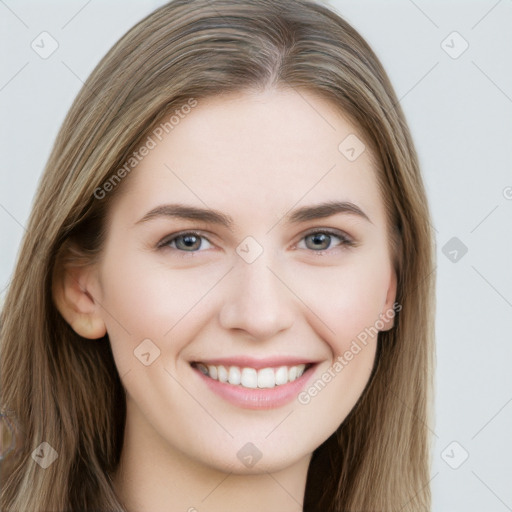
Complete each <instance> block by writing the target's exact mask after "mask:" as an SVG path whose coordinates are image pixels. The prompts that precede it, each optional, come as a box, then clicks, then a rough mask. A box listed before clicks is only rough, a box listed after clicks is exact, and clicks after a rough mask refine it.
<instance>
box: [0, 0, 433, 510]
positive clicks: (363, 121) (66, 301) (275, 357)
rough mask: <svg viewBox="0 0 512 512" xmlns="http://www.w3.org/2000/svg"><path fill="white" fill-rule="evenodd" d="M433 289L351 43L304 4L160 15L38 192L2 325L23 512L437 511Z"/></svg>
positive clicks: (381, 82)
mask: <svg viewBox="0 0 512 512" xmlns="http://www.w3.org/2000/svg"><path fill="white" fill-rule="evenodd" d="M433 268H434V267H433V252H432V235H431V230H430V225H429V212H428V206H427V201H426V198H425V191H424V188H423V184H422V179H421V175H420V171H419V168H418V162H417V158H416V154H415V150H414V147H413V143H412V141H411V137H410V134H409V131H408V128H407V125H406V122H405V119H404V116H403V113H402V111H401V109H400V106H399V104H398V101H397V98H396V96H395V94H394V92H393V89H392V86H391V84H390V82H389V80H388V78H387V76H386V74H385V72H384V70H383V69H382V66H381V65H380V63H379V61H378V59H377V58H376V56H375V55H374V53H373V52H372V50H371V49H370V48H369V46H368V45H367V43H366V42H365V41H364V40H363V39H362V38H361V36H360V35H359V34H358V33H357V32H356V31H355V30H354V29H353V28H352V27H350V26H349V25H348V24H347V23H346V22H345V21H344V20H342V19H341V18H340V17H339V16H337V15H336V14H334V13H332V12H331V11H329V10H328V9H327V8H326V7H323V6H321V5H318V4H315V3H311V2H306V1H302V0H300V1H293V2H290V1H284V0H280V1H272V2H271V1H266V0H259V1H257V2H249V1H248V2H238V1H234V0H218V1H207V0H193V1H174V2H171V3H169V4H167V5H165V6H163V7H161V8H160V9H158V10H156V11H155V12H154V13H153V14H151V15H150V16H148V17H147V18H146V19H144V20H143V21H141V22H140V23H138V24H137V25H136V26H135V27H134V28H133V29H131V30H130V31H129V32H128V33H127V34H126V35H125V36H124V37H123V38H121V40H120V41H119V42H118V43H117V44H116V45H115V46H114V47H113V48H112V50H111V51H110V52H109V53H108V54H107V55H106V56H105V57H104V59H103V60H102V61H101V62H100V64H99V65H98V66H97V68H96V69H95V70H94V72H93V73H92V75H91V76H90V77H89V79H88V80H87V82H86V84H85V85H84V87H83V89H82V91H81V92H80V94H79V95H78V97H77V99H76V101H75V103H74V104H73V106H72V108H71V109H70V112H69V114H68V116H67V118H66V120H65V122H64V124H63V126H62V129H61V131H60V134H59V136H58V138H57V141H56V144H55V147H54V149H53V152H52V154H51V156H50V159H49V162H48V165H47V168H46V170H45V173H44V175H43V178H42V181H41V183H40V186H39V190H38V192H37V196H36V200H35V204H34V208H33V212H32V216H31V220H30V224H29V227H28V230H27V235H26V237H25V240H24V242H23V245H22V248H21V251H20V256H19V261H18V264H17V267H16V270H15V273H14V277H13V280H12V283H11V285H10V289H9V292H8V295H7V298H6V303H5V307H4V310H3V313H2V345H1V350H2V363H1V364H2V372H1V375H2V377H1V378H2V395H1V406H2V412H3V413H4V416H5V419H6V422H7V421H9V425H13V424H16V425H17V426H18V432H17V439H16V440H17V447H16V449H15V450H12V451H11V452H10V453H8V454H7V455H6V457H5V460H4V461H3V463H2V481H3V482H4V483H3V486H2V494H1V505H2V510H6V511H7V510H9V511H26V510H41V511H43V510H45V511H46V510H55V511H57V510H61V511H64V510H66V511H68V510H73V511H84V510H91V511H92V510H102V511H121V510H127V511H132V510H133V511H135V510H145V511H146V510H147V511H153V510H154V511H157V510H199V511H202V510H208V511H215V510H224V511H226V510H234V509H237V510H245V511H250V510H253V509H254V510H269V511H271V510H280V511H282V510H286V511H292V510H293V511H299V510H307V511H317V510H318V511H326V510H333V511H334V510H336V511H342V510H343V511H348V510H350V511H362V510H379V511H380V510H382V511H384V510H385V511H390V510H402V511H419V510H429V507H430V492H429V487H428V481H429V439H428V428H427V421H428V410H429V407H430V392H431V380H432V360H433V346H432V333H433V317H432V314H433V313H432V311H433V309H432V308H433ZM13 418H14V419H13ZM6 424H7V423H6Z"/></svg>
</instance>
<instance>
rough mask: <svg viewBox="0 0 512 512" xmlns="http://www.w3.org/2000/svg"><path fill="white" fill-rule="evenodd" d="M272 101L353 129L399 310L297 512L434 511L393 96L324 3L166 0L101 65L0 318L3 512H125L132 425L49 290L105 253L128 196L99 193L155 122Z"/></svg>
mask: <svg viewBox="0 0 512 512" xmlns="http://www.w3.org/2000/svg"><path fill="white" fill-rule="evenodd" d="M266 87H283V88H293V89H295V90H296V91H297V92H300V91H301V90H304V91H310V92H313V93H315V94H317V95H320V96H322V97H323V98H325V99H327V100H329V101H330V103H331V104H332V106H333V108H336V109H339V111H340V112H342V113H343V115H345V116H347V117H348V118H349V119H350V120H351V121H352V122H353V123H354V124H355V125H356V126H357V127H358V128H359V129H360V130H361V133H362V134H363V135H364V138H365V143H366V144H368V145H369V147H370V148H371V150H372V153H373V155H374V156H375V157H376V160H377V177H378V180H379V184H380V187H381V190H382V197H383V198H384V201H385V205H386V209H387V213H388V218H389V224H390V226H391V228H390V241H391V243H392V244H393V252H394V259H395V268H396V271H397V276H398V291H397V297H396V300H397V302H398V303H399V304H400V305H402V310H401V311H400V312H399V313H398V314H397V316H396V317H395V324H394V327H393V328H392V329H391V330H390V331H387V332H381V333H380V334H379V343H378V351H377V356H376V361H375V366H374V372H373V374H372V377H371V380H370V382H369V383H368V385H367V387H366V389H365V391H364V393H363V395H362V396H361V398H360V400H359V401H358V403H357V404H356V406H355V407H354V409H353V410H352V412H351V413H350V415H349V416H348V417H347V418H346V420H345V421H344V422H343V423H342V425H341V426H340V427H339V428H338V430H337V431H336V432H335V433H334V434H333V435H332V436H331V437H330V438H329V439H328V440H327V441H325V442H324V443H323V444H322V445H321V446H320V447H318V449H317V450H315V452H314V454H313V457H312V459H311V463H310V468H309V473H308V480H307V486H306V493H305V503H304V510H311V511H322V512H325V511H331V510H332V511H340V512H341V511H363V510H364V511H368V510H372V511H377V510H382V511H384V510H386V511H389V510H401V511H403V512H407V511H409V512H411V511H415V512H418V511H420V510H421V511H424V510H429V509H430V490H429V485H428V484H429V468H430V452H429V428H428V422H429V417H430V403H431V392H432V371H433V340H432V336H433V306H434V304H433V286H434V279H433V278H434V263H433V259H434V256H433V241H432V234H431V228H430V224H429V211H428V206H427V201H426V197H425V191H424V187H423V183H422V179H421V176H420V171H419V166H418V161H417V156H416V153H415V149H414V146H413V143H412V140H411V136H410V133H409V130H408V128H407V124H406V121H405V118H404V115H403V113H402V110H401V108H400V105H399V103H398V100H397V97H396V95H395V93H394V91H393V88H392V86H391V83H390V81H389V79H388V77H387V75H386V73H385V71H384V70H383V68H382V66H381V64H380V62H379V60H378V59H377V57H376V56H375V54H374V52H373V51H372V50H371V48H370V47H369V46H368V44H367V43H366V42H365V41H364V40H363V38H362V37H361V36H360V35H359V34H358V33H357V32H356V30H354V28H352V27H351V26H350V25H349V24H348V23H347V22H346V21H344V20H343V19H342V18H340V17H339V16H338V15H337V14H335V13H333V12H332V11H331V10H329V9H328V8H326V7H324V6H322V5H321V4H316V3H313V2H309V1H305V0H255V1H242V2H241V1H238V0H176V1H173V2H171V3H169V4H167V5H164V6H163V7H161V8H159V9H157V10H156V11H155V12H153V13H152V14H151V15H149V16H148V17H146V18H145V19H144V20H142V21H141V22H139V23H138V24H137V25H136V26H135V27H133V28H132V29H131V30H130V31H129V32H128V33H127V34H126V35H125V36H123V37H122V38H121V39H120V40H119V41H118V43H116V45H115V46H114V47H113V48H112V49H111V50H110V51H109V52H108V54H107V55H106V56H105V57H104V58H103V59H102V60H101V62H100V63H99V64H98V66H97V67H96V69H95V70H94V71H93V73H92V74H91V76H90V77H89V78H88V80H87V81H86V83H85V85H84V87H83V88H82V90H81V91H80V93H79V95H78V97H77V98H76V100H75V102H74V104H73V106H72V107H71V109H70V111H69V113H68V115H67V117H66V119H65V121H64V124H63V126H62V128H61V130H60V132H59V135H58V137H57V140H56V142H55V145H54V148H53V151H52V153H51V156H50V158H49V161H48V164H47V166H46V169H45V171H44V174H43V176H42V179H41V182H40V185H39V188H38V191H37V195H36V198H35V202H34V207H33V211H32V215H31V217H30V222H29V225H28V229H27V234H26V236H25V238H24V240H23V243H22V246H21V250H20V253H19V259H18V262H17V265H16V268H15V272H14V275H13V278H12V281H11V284H10V287H9V291H8V294H7V297H6V301H5V305H4V308H3V312H2V316H1V346H0V348H1V401H0V405H1V412H2V414H4V415H5V416H4V419H6V418H15V419H11V420H9V421H11V423H10V425H16V429H15V430H16V440H17V445H16V448H15V449H14V450H11V451H10V452H9V453H8V454H7V455H6V456H5V458H4V460H3V462H2V465H1V477H2V490H1V496H0V506H1V509H2V510H5V511H6V512H7V511H10V512H26V511H36V510H40V511H47V510H52V511H55V512H57V511H62V512H64V511H77V512H78V511H80V512H81V511H85V510H91V511H92V510H95V511H98V510H101V511H122V510H123V507H122V505H121V503H120V501H119V499H118V497H117V496H116V494H115V492H114V489H113V485H112V482H111V480H110V479H109V476H108V475H109V474H110V473H111V472H113V471H114V470H115V468H116V466H117V464H118V461H119V456H120V450H121V446H122V437H123V428H124V421H125V415H126V410H125V395H124V390H123V386H122V383H121V380H120V378H119V375H118V373H117V371H116V367H115V364H114V360H113V357H112V353H111V350H110V344H109V341H108V336H106V337H105V338H104V339H103V340H95V341H91V340H87V339H84V338H81V337H80V336H79V335H78V334H76V333H75V332H74V331H73V330H72V329H71V328H70V326H69V325H68V324H67V323H66V322H65V321H64V320H63V318H62V317H61V316H60V314H59V313H58V311H57V309H56V307H55V305H54V302H53V300H52V276H53V275H54V272H55V270H56V268H57V266H58V265H59V264H60V262H62V261H63V258H66V257H74V258H75V259H80V258H82V259H83V262H85V263H86V262H87V261H89V260H90V259H91V258H94V257H95V256H96V255H98V254H99V253H100V251H101V248H102V243H103V241H104V233H105V231H104V223H103V221H104V218H105V214H106V212H107V209H108V208H109V206H110V205H111V203H112V199H113V198H114V197H115V196H116V194H117V191H118V190H119V189H120V188H121V187H122V183H119V184H118V185H117V183H116V185H117V186H116V187H115V190H113V191H112V192H109V193H107V194H102V197H101V198H98V189H99V188H101V187H102V186H103V185H104V184H105V183H106V182H107V181H108V180H111V179H112V177H113V176H114V175H115V174H116V172H117V173H118V171H119V169H120V168H121V166H122V165H123V163H124V162H125V161H126V159H127V158H128V157H129V155H130V154H132V152H133V151H134V150H136V149H137V147H139V146H140V144H141V143H142V141H143V140H144V138H145V137H147V134H148V133H150V132H151V130H152V129H154V127H155V126H157V123H158V122H159V121H160V120H161V119H162V118H163V117H164V116H166V115H167V116H168V115H169V114H170V113H172V112H173V111H175V109H179V108H180V107H181V106H182V105H184V104H186V103H187V102H188V101H190V99H191V98H193V99H194V100H195V101H198V102H199V103H200V101H201V98H207V97H212V96H215V95H220V94H228V93H232V92H243V91H248V90H252V91H254V90H261V89H263V88H266ZM340 142H341V141H340ZM133 172H136V171H133ZM125 179H129V178H125ZM102 190H104V189H102ZM103 196H104V197H103ZM71 247H75V252H74V253H71V252H70V251H71V249H70V248H71ZM76 248H78V249H76ZM77 251H78V252H77ZM42 442H47V443H48V444H49V445H50V446H51V447H52V448H53V449H54V450H55V452H56V454H57V455H58V459H57V461H58V462H57V463H54V464H51V465H50V466H49V467H48V468H46V469H42V467H40V465H38V464H36V463H35V462H34V460H33V457H32V453H33V451H34V450H36V448H38V447H39V446H40V445H41V443H42ZM45 446H46V445H45Z"/></svg>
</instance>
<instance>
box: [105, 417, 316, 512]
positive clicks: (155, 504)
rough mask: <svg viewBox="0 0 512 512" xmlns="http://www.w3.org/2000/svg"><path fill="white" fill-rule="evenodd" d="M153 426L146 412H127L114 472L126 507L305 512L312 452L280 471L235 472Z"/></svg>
mask: <svg viewBox="0 0 512 512" xmlns="http://www.w3.org/2000/svg"><path fill="white" fill-rule="evenodd" d="M132 413H133V411H132ZM143 424H144V425H145V427H143ZM144 430H145V432H144ZM150 430H151V429H148V424H147V423H145V421H144V419H143V418H142V417H141V416H138V417H137V415H136V414H128V415H127V422H126V426H125V435H124V440H123V449H122V452H121V460H120V464H119V467H118V468H117V471H116V472H115V473H114V474H113V475H112V481H113V484H114V488H115V490H116V493H117V495H118V496H119V498H120V499H121V501H122V503H123V505H124V506H125V509H126V512H139V511H144V512H178V511H179V512H231V511H237V512H238V511H240V510H243V511H244V512H261V510H265V511H266V512H274V511H276V512H278V511H279V512H302V510H303V508H302V507H303V499H304V492H305V488H306V477H307V471H308V466H309V462H310V459H311V455H310V454H308V455H307V456H305V457H303V458H302V459H299V460H298V461H296V462H294V463H293V464H292V465H291V466H289V467H286V468H284V469H280V470H278V471H275V472H263V473H254V474H234V473H230V472H229V470H227V471H222V470H219V469H216V468H212V467H210V466H207V465H206V464H204V463H201V462H200V461H197V460H194V459H192V458H190V457H187V455H186V454H184V453H182V452H180V451H178V450H177V449H175V448H173V447H170V446H169V445H168V444H166V443H165V441H164V440H163V439H162V437H161V436H159V435H157V434H155V432H154V431H153V432H151V431H150Z"/></svg>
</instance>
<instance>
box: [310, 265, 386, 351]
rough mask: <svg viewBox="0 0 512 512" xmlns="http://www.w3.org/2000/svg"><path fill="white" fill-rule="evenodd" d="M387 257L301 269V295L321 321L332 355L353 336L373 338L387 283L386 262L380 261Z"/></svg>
mask: <svg viewBox="0 0 512 512" xmlns="http://www.w3.org/2000/svg"><path fill="white" fill-rule="evenodd" d="M354 260H355V258H354ZM379 261H380V262H379ZM386 261H387V260H386V259H384V258H383V259H380V260H379V259H378V258H371V259H370V258H364V257H361V258H358V260H357V261H353V262H350V264H347V265H340V266H338V267H330V268H324V269H321V270H318V269H309V270H307V271H305V272H303V273H302V277H301V283H300V289H301V290H302V292H301V293H302V297H304V298H305V300H304V302H306V304H307V305H308V306H309V307H310V309H311V311H312V312H313V313H315V314H316V316H317V317H318V322H316V323H319V324H320V323H321V324H323V327H321V332H322V337H323V339H324V340H325V341H326V342H327V343H328V344H329V346H330V348H331V351H332V353H333V355H334V356H338V355H340V354H343V353H344V352H345V351H346V350H348V349H349V347H350V344H351V342H352V341H353V340H354V339H358V337H359V338H365V333H366V337H367V338H368V340H367V341H371V338H374V339H376V336H375V333H376V330H378V329H379V327H380V328H382V324H381V322H380V316H379V315H380V314H381V313H384V311H383V307H384V304H385V299H386V295H387V291H388V287H389V283H390V269H389V266H388V265H387V263H382V262H386ZM369 333H370V334H369Z"/></svg>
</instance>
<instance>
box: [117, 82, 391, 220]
mask: <svg viewBox="0 0 512 512" xmlns="http://www.w3.org/2000/svg"><path fill="white" fill-rule="evenodd" d="M177 119H178V118H177V117H176V118H175V120H177ZM166 120H167V118H164V119H163V120H162V122H163V123H165V121H166ZM167 127H168V129H167V133H166V131H165V130H162V129H160V130H159V131H158V132H157V133H158V135H155V132H153V133H152V134H150V137H151V139H152V141H153V142H152V143H151V145H152V146H153V147H152V149H151V150H150V151H149V152H148V154H147V155H146V156H145V157H144V158H143V159H142V160H141V161H140V163H138V165H137V166H136V167H135V169H134V170H133V171H132V172H131V175H130V176H129V179H127V183H124V184H123V192H122V196H121V202H123V201H124V204H125V207H126V214H128V215H131V216H135V215H139V216H140V215H142V214H144V213H145V210H147V209H149V208H151V207H154V206H156V205H158V204H165V203H168V202H171V201H173V202H175V201H176V200H178V201H181V202H186V203H187V204H194V205H197V206H205V205H208V206H209V207H211V208H215V209H219V210H229V211H230V212H232V213H233V214H234V215H233V216H238V215H241V216H243V215H244V214H245V213H246V214H248V215H249V216H250V215H251V212H254V211H255V210H257V211H261V210H265V211H268V212H269V214H270V216H273V218H276V217H280V216H282V215H284V213H285V212H286V211H287V210H289V209H290V208H291V207H292V206H293V205H295V204H298V203H308V204H310V203H314V202H318V201H325V200H332V201H343V200H347V201H352V202H357V203H358V204H359V206H361V208H363V209H364V210H365V211H366V212H367V213H368V214H369V215H370V217H371V216H372V215H373V216H374V217H379V216H382V215H383V214H384V212H383V208H382V201H381V199H380V197H379V196H380V192H379V190H378V185H377V179H376V168H375V165H374V160H373V156H372V154H371V153H370V150H369V148H368V147H366V146H365V144H364V138H363V135H362V134H361V133H360V131H359V130H358V128H357V127H356V126H354V125H352V124H351V123H350V122H349V121H348V120H347V119H346V118H345V117H343V116H342V115H340V114H339V112H338V111H337V109H336V108H335V107H334V105H332V104H331V103H330V102H328V101H327V100H324V99H322V98H320V97H319V96H317V95H315V94H312V93H309V92H305V91H300V92H299V91H297V90H292V89H289V90H275V89H272V90H267V91H264V92H258V93H243V94H233V95H229V96H218V97H213V98H208V99H203V100H198V103H197V106H196V107H195V108H193V109H192V110H191V111H189V113H188V114H186V115H182V116H181V117H180V118H179V121H178V122H175V123H173V125H172V129H169V125H167ZM162 131H163V133H162ZM354 157H355V158H354Z"/></svg>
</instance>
